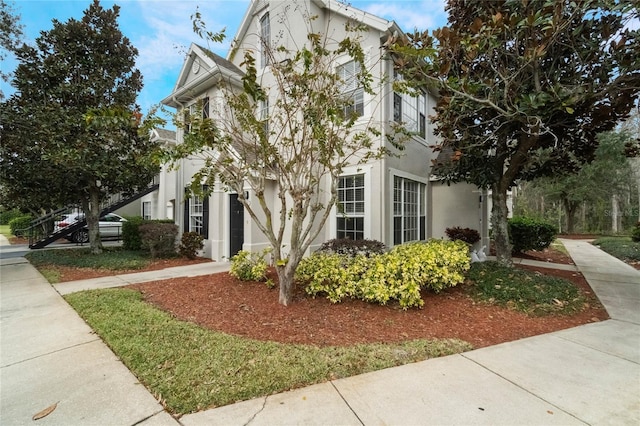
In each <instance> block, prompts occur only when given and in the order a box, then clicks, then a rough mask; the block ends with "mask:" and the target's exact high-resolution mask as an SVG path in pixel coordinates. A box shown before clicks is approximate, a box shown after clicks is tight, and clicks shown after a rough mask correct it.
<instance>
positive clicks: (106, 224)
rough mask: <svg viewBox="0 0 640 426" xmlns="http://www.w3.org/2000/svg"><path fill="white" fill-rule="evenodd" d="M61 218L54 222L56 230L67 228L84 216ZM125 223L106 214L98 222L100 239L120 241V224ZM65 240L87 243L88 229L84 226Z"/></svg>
mask: <svg viewBox="0 0 640 426" xmlns="http://www.w3.org/2000/svg"><path fill="white" fill-rule="evenodd" d="M63 217H64V219H62V220H60V221H58V222H56V225H55V226H56V230H58V229H61V228H64V227H65V226H69V225H71V224H73V223H75V222H77V221H79V220H83V219H84V214H82V213H79V214H78V213H72V214H69V215H65V216H63ZM126 221H127V219H125V218H123V217H122V216H120V215H117V214H115V213H108V214H106V215H104V216H102V217H101V218H100V222H99V226H100V238H103V239H107V238H117V239H120V238H121V237H122V223H123V222H126ZM65 238H66V239H67V240H69V241H71V242H74V243H87V242H89V228H88V227H87V226H84V227H82V228H80V229H79V230H77V231H75V232H73V233H71V234H69V235H67V236H65Z"/></svg>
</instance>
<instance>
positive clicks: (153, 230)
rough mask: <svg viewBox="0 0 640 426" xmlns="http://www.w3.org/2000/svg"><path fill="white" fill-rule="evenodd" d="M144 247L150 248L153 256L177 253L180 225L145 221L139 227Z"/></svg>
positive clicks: (167, 255)
mask: <svg viewBox="0 0 640 426" xmlns="http://www.w3.org/2000/svg"><path fill="white" fill-rule="evenodd" d="M138 231H139V232H140V239H141V242H142V248H143V249H145V250H149V252H150V253H151V257H152V258H157V257H173V256H175V255H176V237H177V236H178V226H177V225H176V224H174V223H157V222H155V223H145V224H142V225H140V226H139V227H138Z"/></svg>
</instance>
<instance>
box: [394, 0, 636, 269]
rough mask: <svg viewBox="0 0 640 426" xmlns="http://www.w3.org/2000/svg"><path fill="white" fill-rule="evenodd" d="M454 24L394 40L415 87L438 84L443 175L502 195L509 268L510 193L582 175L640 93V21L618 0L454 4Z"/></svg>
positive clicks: (501, 229)
mask: <svg viewBox="0 0 640 426" xmlns="http://www.w3.org/2000/svg"><path fill="white" fill-rule="evenodd" d="M447 11H448V13H449V25H448V26H447V27H444V28H441V29H438V30H435V31H433V32H432V33H431V34H430V33H428V32H420V31H416V32H415V33H414V34H411V35H410V36H409V37H408V40H397V42H396V43H395V44H391V48H392V50H393V51H394V52H395V55H396V58H397V66H398V68H399V69H400V70H401V72H402V73H403V74H404V76H405V79H406V80H407V81H410V82H412V83H414V84H417V85H422V86H428V87H431V88H436V89H438V90H439V91H440V99H439V102H438V105H437V108H436V115H435V117H434V121H435V125H436V133H437V134H438V135H439V136H440V137H441V140H442V143H441V145H440V146H438V147H437V148H438V149H443V150H444V151H443V152H444V153H446V154H447V155H443V156H440V158H441V159H443V158H444V161H441V162H440V163H439V164H436V171H437V173H438V174H439V175H440V176H442V177H444V178H446V179H448V180H450V181H467V182H471V183H474V184H476V185H478V186H481V187H488V188H490V189H491V190H492V201H493V210H492V229H493V238H494V240H495V245H496V252H497V258H498V261H500V262H502V263H505V264H511V246H510V244H509V236H508V231H507V213H508V210H507V191H508V190H509V189H510V188H511V187H512V186H513V185H514V184H515V183H516V182H518V181H519V180H529V179H532V178H534V177H536V176H541V175H549V174H555V173H561V172H565V171H571V170H577V169H578V168H580V167H581V165H582V164H584V163H585V162H588V161H590V160H591V159H592V158H593V155H594V152H595V149H596V147H597V140H596V135H597V134H598V133H600V132H602V131H606V130H610V129H612V128H613V127H614V126H615V125H616V124H617V123H618V122H619V121H620V120H622V119H624V118H626V117H627V115H628V113H629V110H630V109H631V108H632V107H633V105H634V102H636V99H637V97H638V92H639V91H640V70H639V68H640V40H639V31H638V30H637V29H636V30H634V29H632V26H627V24H628V23H629V22H630V21H632V20H634V19H638V9H637V8H634V7H633V4H632V3H631V2H623V1H615V0H577V1H564V0H563V1H551V2H550V1H546V0H528V1H523V0H507V1H505V0H501V1H497V0H449V2H448V6H447Z"/></svg>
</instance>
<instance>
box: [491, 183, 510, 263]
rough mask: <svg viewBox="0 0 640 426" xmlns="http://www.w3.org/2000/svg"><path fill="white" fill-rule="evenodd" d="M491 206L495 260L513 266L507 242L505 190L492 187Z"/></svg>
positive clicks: (507, 213) (507, 211) (507, 212)
mask: <svg viewBox="0 0 640 426" xmlns="http://www.w3.org/2000/svg"><path fill="white" fill-rule="evenodd" d="M491 200H492V202H493V206H492V208H491V229H492V230H493V241H494V243H495V248H496V260H497V261H498V263H500V264H502V265H505V266H513V261H512V259H511V248H512V247H511V243H510V242H509V227H508V225H507V218H508V215H509V209H508V208H507V190H506V189H505V188H499V186H498V185H493V188H492V192H491Z"/></svg>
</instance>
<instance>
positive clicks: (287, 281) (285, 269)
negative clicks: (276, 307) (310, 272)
mask: <svg viewBox="0 0 640 426" xmlns="http://www.w3.org/2000/svg"><path fill="white" fill-rule="evenodd" d="M293 263H294V262H287V264H286V265H284V266H276V272H277V273H278V281H279V283H280V293H279V296H278V302H279V303H280V304H281V305H284V306H289V304H290V303H291V302H292V301H293V290H294V289H295V281H294V275H295V272H296V268H297V267H298V263H300V262H299V261H298V262H295V265H293Z"/></svg>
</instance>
